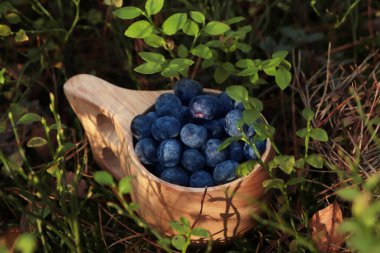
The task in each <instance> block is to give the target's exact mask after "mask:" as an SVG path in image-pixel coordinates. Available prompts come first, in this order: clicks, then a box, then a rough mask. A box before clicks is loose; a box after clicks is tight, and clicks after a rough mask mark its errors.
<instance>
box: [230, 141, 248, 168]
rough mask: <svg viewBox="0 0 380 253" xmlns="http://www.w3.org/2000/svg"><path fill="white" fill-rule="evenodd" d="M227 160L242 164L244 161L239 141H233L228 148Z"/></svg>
mask: <svg viewBox="0 0 380 253" xmlns="http://www.w3.org/2000/svg"><path fill="white" fill-rule="evenodd" d="M228 151H229V155H228V160H234V161H237V162H239V163H240V162H242V161H243V159H244V154H243V143H242V142H240V141H234V142H232V143H231V144H230V145H229V146H228Z"/></svg>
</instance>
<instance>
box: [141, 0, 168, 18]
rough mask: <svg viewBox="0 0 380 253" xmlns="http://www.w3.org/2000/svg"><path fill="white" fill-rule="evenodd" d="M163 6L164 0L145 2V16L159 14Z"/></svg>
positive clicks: (148, 0)
mask: <svg viewBox="0 0 380 253" xmlns="http://www.w3.org/2000/svg"><path fill="white" fill-rule="evenodd" d="M163 6H164V0H147V1H146V3H145V11H146V14H148V15H149V16H150V15H154V14H157V13H159V12H160V10H161V9H162V7H163Z"/></svg>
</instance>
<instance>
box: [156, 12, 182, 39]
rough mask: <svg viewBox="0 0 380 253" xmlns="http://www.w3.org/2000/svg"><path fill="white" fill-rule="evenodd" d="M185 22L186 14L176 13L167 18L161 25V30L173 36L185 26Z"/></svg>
mask: <svg viewBox="0 0 380 253" xmlns="http://www.w3.org/2000/svg"><path fill="white" fill-rule="evenodd" d="M186 20H187V14H186V13H176V14H173V15H171V16H170V17H168V18H167V19H166V20H165V22H164V23H163V24H162V30H163V32H164V33H165V34H167V35H173V34H175V33H176V32H177V31H179V30H180V29H182V27H183V26H184V25H185V23H186Z"/></svg>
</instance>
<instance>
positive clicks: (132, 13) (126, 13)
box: [113, 6, 142, 19]
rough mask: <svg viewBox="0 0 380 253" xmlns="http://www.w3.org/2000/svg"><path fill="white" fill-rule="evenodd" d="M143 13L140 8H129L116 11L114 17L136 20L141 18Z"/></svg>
mask: <svg viewBox="0 0 380 253" xmlns="http://www.w3.org/2000/svg"><path fill="white" fill-rule="evenodd" d="M141 13H142V10H141V9H140V8H137V7H134V6H128V7H123V8H120V9H117V10H115V11H114V12H113V15H115V16H116V17H118V18H121V19H134V18H137V17H138V16H140V15H141Z"/></svg>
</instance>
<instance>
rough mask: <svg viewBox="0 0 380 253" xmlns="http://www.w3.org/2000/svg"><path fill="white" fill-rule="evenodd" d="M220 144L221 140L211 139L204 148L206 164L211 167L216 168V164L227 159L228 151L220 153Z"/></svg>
mask: <svg viewBox="0 0 380 253" xmlns="http://www.w3.org/2000/svg"><path fill="white" fill-rule="evenodd" d="M220 144H222V141H221V140H219V139H209V140H208V141H207V142H206V144H205V146H204V152H205V156H206V164H207V165H208V166H210V167H215V165H216V164H218V163H220V162H222V161H224V160H226V159H227V156H228V151H227V150H226V149H223V150H221V151H218V148H219V146H220Z"/></svg>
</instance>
